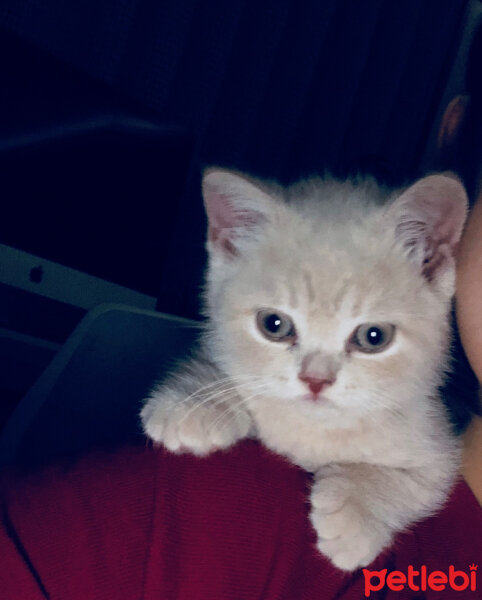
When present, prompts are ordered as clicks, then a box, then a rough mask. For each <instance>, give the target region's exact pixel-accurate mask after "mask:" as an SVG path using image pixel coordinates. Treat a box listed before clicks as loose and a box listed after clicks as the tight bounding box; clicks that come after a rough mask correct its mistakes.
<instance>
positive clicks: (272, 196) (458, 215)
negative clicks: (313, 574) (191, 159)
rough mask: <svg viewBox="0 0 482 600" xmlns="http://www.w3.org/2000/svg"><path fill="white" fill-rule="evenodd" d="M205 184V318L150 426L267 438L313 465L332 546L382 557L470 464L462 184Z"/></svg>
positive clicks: (174, 444) (224, 176)
mask: <svg viewBox="0 0 482 600" xmlns="http://www.w3.org/2000/svg"><path fill="white" fill-rule="evenodd" d="M203 195H204V201H205V206H206V211H207V215H208V221H209V229H208V242H207V247H208V251H209V268H208V271H207V285H206V315H207V316H208V319H209V326H208V332H207V334H206V336H205V339H204V340H203V350H202V352H201V353H200V354H199V355H198V356H196V357H195V358H193V359H191V360H190V361H188V362H186V364H184V365H183V366H182V368H181V369H180V370H179V372H178V373H177V374H175V375H173V376H171V377H170V378H168V379H167V381H164V382H163V383H162V384H160V385H159V386H158V387H157V388H155V389H154V391H153V392H152V394H151V396H150V397H149V398H148V400H147V402H146V404H145V406H144V408H143V409H142V412H141V419H142V423H143V427H144V431H145V432H146V434H147V435H148V436H149V437H150V438H152V440H154V441H155V442H162V443H163V444H164V445H165V446H166V447H167V448H168V449H170V450H172V451H174V452H183V451H189V452H193V453H195V454H198V455H205V454H207V453H209V452H212V451H214V450H217V449H220V448H227V447H229V446H231V445H232V444H234V443H235V442H236V441H237V440H239V439H241V438H244V437H256V438H258V439H259V440H261V441H262V442H263V444H265V445H266V446H267V447H268V448H270V449H272V450H273V451H275V452H277V453H279V454H282V455H284V456H286V457H287V458H288V459H290V460H291V461H293V462H294V463H296V464H297V465H299V466H301V467H302V468H304V469H306V470H309V471H311V472H313V473H314V484H313V488H312V491H311V513H310V518H311V522H312V524H313V526H314V528H315V530H316V532H317V534H318V548H319V550H320V551H321V552H322V553H323V554H324V555H325V556H327V557H328V558H329V559H330V560H331V561H332V562H333V563H334V564H335V565H336V566H337V567H339V568H340V569H344V570H347V571H351V570H353V569H356V568H358V567H361V566H364V565H367V564H369V563H370V562H371V561H372V560H373V559H374V558H375V557H376V556H377V555H378V554H379V553H380V552H381V551H382V550H383V549H384V548H386V547H387V546H389V544H390V543H391V541H392V540H393V537H394V534H395V533H396V532H398V531H400V530H401V529H404V528H405V527H407V526H408V525H410V524H411V523H413V522H415V521H417V520H419V519H422V518H424V517H426V516H428V515H430V514H432V513H433V512H434V511H435V510H437V509H438V508H440V506H441V505H442V503H443V502H444V500H445V498H446V496H447V493H448V490H449V488H450V486H451V484H452V482H453V480H454V478H455V475H456V471H457V467H458V458H459V444H458V441H457V440H456V438H455V437H454V436H453V434H452V433H451V430H450V426H449V423H448V419H447V416H446V414H445V412H444V409H443V407H442V403H441V401H440V399H439V397H438V395H437V387H438V385H439V384H440V382H441V380H442V377H443V372H444V370H445V369H446V367H447V353H448V345H449V320H448V314H449V310H450V306H451V300H452V296H453V294H454V286H455V260H454V255H455V250H456V247H457V244H458V241H459V239H460V236H461V232H462V228H463V225H464V221H465V217H466V210H467V209H466V206H467V201H466V195H465V192H464V190H463V188H462V186H461V185H460V183H459V182H458V181H456V180H455V179H454V178H452V177H449V176H445V175H431V176H428V177H426V178H424V179H421V180H419V181H418V182H416V183H415V184H414V185H412V186H411V187H409V188H408V189H406V190H402V191H398V192H391V193H389V192H387V191H386V190H384V189H383V188H381V187H380V186H378V185H377V184H376V182H375V181H373V180H369V179H368V180H364V181H361V182H358V183H356V182H350V181H348V182H336V181H332V180H322V179H311V180H308V181H305V182H302V183H300V184H297V185H295V186H292V187H289V188H287V189H283V188H281V187H277V186H273V185H268V184H265V183H261V182H257V181H255V180H253V179H250V178H247V177H245V176H242V175H240V174H237V173H234V172H230V171H226V170H220V169H211V170H208V171H207V172H206V173H205V176H204V180H203Z"/></svg>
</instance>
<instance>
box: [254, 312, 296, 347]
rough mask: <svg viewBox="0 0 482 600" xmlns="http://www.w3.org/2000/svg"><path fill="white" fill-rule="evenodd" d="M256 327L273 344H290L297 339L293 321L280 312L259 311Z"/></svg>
mask: <svg viewBox="0 0 482 600" xmlns="http://www.w3.org/2000/svg"><path fill="white" fill-rule="evenodd" d="M256 325H257V326H258V329H259V330H260V332H261V333H262V334H263V335H264V337H265V338H267V339H268V340H271V341H272V342H290V341H293V340H294V339H295V338H296V330H295V326H294V324H293V321H292V320H291V319H290V317H288V315H285V314H284V313H282V312H280V311H274V310H273V309H263V310H259V311H258V312H257V314H256Z"/></svg>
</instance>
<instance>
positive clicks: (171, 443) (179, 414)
mask: <svg viewBox="0 0 482 600" xmlns="http://www.w3.org/2000/svg"><path fill="white" fill-rule="evenodd" d="M141 418H142V422H143V426H144V432H145V433H146V434H147V435H148V436H149V437H150V438H151V439H152V440H154V441H155V442H161V443H162V444H163V445H164V446H165V447H166V448H167V449H168V450H170V451H171V452H177V453H180V452H192V453H193V454H197V455H199V456H203V455H206V454H209V453H210V452H214V451H215V450H220V449H223V448H228V447H229V446H231V445H232V444H234V443H235V442H236V441H237V440H239V439H241V438H243V437H246V436H247V435H248V433H249V431H250V428H251V418H250V416H249V415H248V413H246V412H244V411H243V412H241V411H240V410H235V409H234V408H230V407H229V405H227V404H225V403H221V402H217V403H213V402H208V403H204V404H203V403H198V404H195V403H189V404H183V403H182V401H180V402H172V401H170V400H166V401H163V400H162V399H161V400H159V401H158V402H157V403H156V406H155V408H152V405H149V404H147V405H146V406H145V407H144V409H143V411H142V412H141Z"/></svg>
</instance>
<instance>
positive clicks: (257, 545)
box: [0, 441, 482, 600]
mask: <svg viewBox="0 0 482 600" xmlns="http://www.w3.org/2000/svg"><path fill="white" fill-rule="evenodd" d="M7 481H8V483H6V482H7ZM2 488H3V491H2V497H3V506H4V528H3V530H0V599H1V600H4V599H5V600H7V599H8V600H37V599H39V600H40V599H42V600H43V599H44V598H45V597H46V595H47V597H48V598H50V600H65V599H69V600H104V599H105V600H138V599H143V600H164V599H165V600H171V599H172V600H174V599H175V600H218V599H219V600H223V599H231V598H232V599H235V600H244V599H246V600H247V599H249V600H254V599H256V600H258V599H262V600H280V599H283V600H284V599H286V600H303V599H308V598H309V599H323V600H324V599H337V600H360V599H362V598H364V597H365V592H364V577H363V573H362V572H361V571H359V572H357V573H355V574H353V575H346V574H343V573H340V572H338V571H337V570H336V569H334V568H333V567H332V566H331V565H330V564H329V563H328V562H327V561H325V560H324V559H323V558H322V557H321V556H320V555H319V554H318V553H317V552H316V550H315V549H314V539H315V538H314V533H313V531H312V529H311V527H310V525H309V521H308V518H307V514H308V510H309V506H308V502H307V490H308V488H309V476H308V475H306V474H305V473H304V472H302V471H301V470H299V469H297V468H296V467H293V466H292V465H290V464H288V463H287V462H286V461H284V460H283V459H281V458H279V457H277V456H274V455H273V454H270V453H269V452H268V451H266V450H265V449H263V448H262V447H261V446H259V445H258V444H257V443H255V442H249V441H248V442H243V443H241V444H239V445H238V446H236V447H235V448H234V449H232V450H231V451H230V452H226V453H216V454H213V455H211V456H209V457H207V458H202V459H200V458H195V457H193V456H188V455H185V456H174V455H171V454H168V453H166V452H165V451H163V450H162V449H151V448H138V447H128V448H124V449H122V450H120V451H116V452H113V453H96V454H93V455H90V456H89V457H87V458H84V459H82V460H81V461H79V462H77V464H75V465H70V466H69V467H66V466H56V467H51V468H49V469H48V470H46V471H42V472H41V473H37V474H34V475H30V476H28V477H18V476H15V477H14V478H12V476H9V477H8V478H5V480H4V482H3V486H2ZM481 558H482V510H481V509H480V507H479V505H478V504H477V502H476V500H475V498H474V496H473V495H472V494H471V492H470V490H469V489H468V487H467V486H466V485H465V484H464V483H460V484H459V485H458V486H457V487H456V489H455V490H454V493H453V494H452V497H451V499H450V502H449V503H448V505H447V506H446V508H445V509H444V510H443V511H442V513H440V514H439V515H438V516H435V517H432V518H431V519H428V520H427V521H425V522H424V523H422V524H420V525H419V526H418V527H416V528H415V530H414V531H413V532H411V533H407V534H404V535H401V536H399V539H398V540H397V543H396V545H395V548H394V549H393V550H391V551H390V552H388V553H386V554H385V555H384V556H383V557H381V558H379V559H378V560H377V561H376V563H375V565H374V566H373V567H371V568H373V569H381V568H384V567H387V568H388V569H389V570H393V569H399V570H401V571H404V572H406V571H407V568H408V565H413V566H414V567H417V566H420V565H422V564H425V565H427V566H428V567H429V569H432V570H433V569H439V570H442V571H447V569H448V565H449V564H453V565H455V567H456V568H459V569H462V570H464V571H468V565H469V564H470V563H472V562H475V563H477V562H479V561H480V559H481ZM479 577H481V576H480V574H479ZM481 581H482V577H481ZM479 587H480V590H482V585H481V586H479ZM480 590H479V591H478V592H469V591H466V592H463V593H462V594H461V593H460V592H452V591H451V590H449V589H448V590H446V591H445V592H433V591H430V590H428V591H427V592H425V595H424V593H422V592H411V591H410V590H408V589H405V590H404V591H403V592H396V591H390V590H389V589H385V590H384V592H383V593H382V592H380V593H379V594H374V593H372V595H371V597H372V598H385V599H390V600H392V599H393V600H402V599H411V598H425V597H426V598H429V599H430V600H432V599H433V600H438V599H442V600H443V599H444V598H452V597H456V598H460V597H463V598H469V599H470V598H471V597H474V599H475V598H479V597H482V592H481V591H480ZM464 594H465V595H464Z"/></svg>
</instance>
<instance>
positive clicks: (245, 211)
mask: <svg viewBox="0 0 482 600" xmlns="http://www.w3.org/2000/svg"><path fill="white" fill-rule="evenodd" d="M202 190H203V197H204V206H205V208H206V213H207V217H208V249H209V250H210V251H214V252H216V251H218V252H221V253H222V254H223V255H224V256H226V257H233V256H237V255H238V254H239V253H240V250H241V249H242V245H243V241H245V240H248V239H252V238H253V237H254V235H255V234H256V233H258V232H259V230H260V228H261V227H262V225H263V224H264V223H266V221H268V220H269V217H270V214H271V213H273V210H274V206H275V202H274V200H273V199H272V198H271V197H270V196H269V195H268V194H267V193H266V192H264V191H263V190H262V189H261V188H260V187H258V186H257V185H256V184H255V183H252V182H251V181H249V180H248V179H245V178H244V177H243V176H242V175H238V174H237V173H234V172H232V171H225V170H221V169H208V170H207V171H205V172H204V177H203V182H202Z"/></svg>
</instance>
